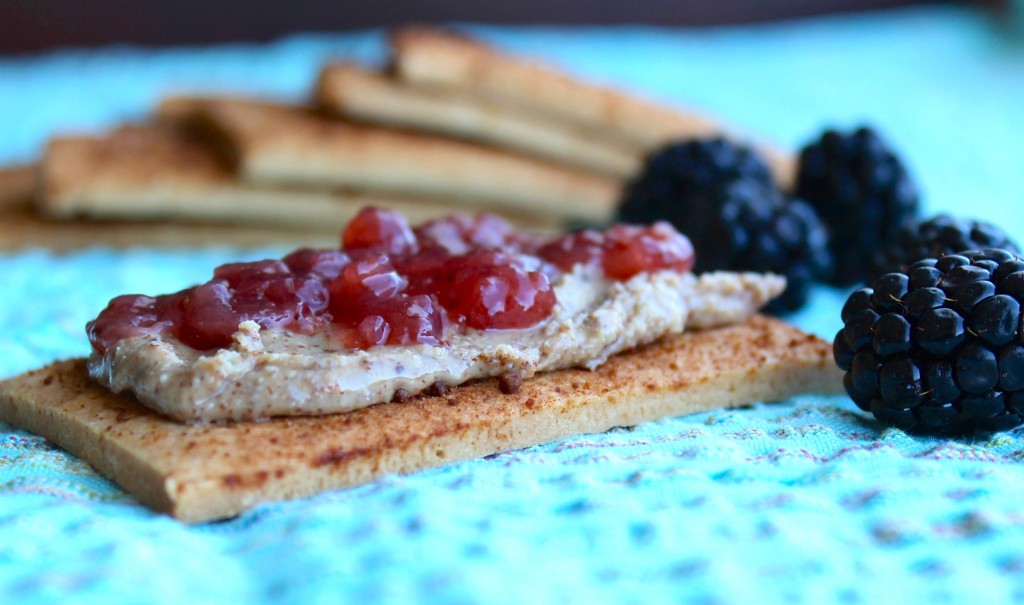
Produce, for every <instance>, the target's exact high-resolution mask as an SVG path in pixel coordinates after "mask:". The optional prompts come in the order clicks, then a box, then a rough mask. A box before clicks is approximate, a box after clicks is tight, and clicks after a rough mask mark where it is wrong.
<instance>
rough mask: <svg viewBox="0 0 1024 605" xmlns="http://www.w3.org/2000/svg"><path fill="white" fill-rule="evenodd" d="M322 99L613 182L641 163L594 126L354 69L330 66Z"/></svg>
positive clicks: (346, 110) (367, 116)
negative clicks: (569, 121) (593, 174)
mask: <svg viewBox="0 0 1024 605" xmlns="http://www.w3.org/2000/svg"><path fill="white" fill-rule="evenodd" d="M316 94H317V101H318V102H319V104H320V106H321V107H323V108H324V109H326V110H328V111H332V112H335V113H338V114H340V115H343V116H346V117H349V118H352V119H354V120H360V121H366V122H372V123H376V124H383V125H386V126H395V127H400V128H410V129H413V130H424V131H427V132H436V133H442V134H448V135H452V136H456V137H460V138H464V139H468V140H473V141H481V142H485V143H490V144H492V145H495V146H497V147H500V148H503V149H509V150H515V151H520V152H523V153H527V154H532V155H536V156H538V157H542V158H546V159H548V160H551V161H554V162H558V163H560V164H564V165H567V166H575V167H577V168H582V169H586V170H591V171H594V172H597V173H600V174H604V175H608V176H610V177H613V178H619V179H621V178H629V177H631V176H633V175H634V174H635V173H636V172H637V170H638V169H639V167H640V163H641V160H642V157H643V153H642V152H640V151H638V150H636V149H633V148H630V147H629V146H626V145H622V144H620V143H618V142H616V141H614V140H611V139H609V138H608V137H607V136H605V135H604V133H602V132H600V131H597V130H594V129H592V128H589V127H582V126H580V125H578V124H571V123H566V122H565V121H563V120H556V119H549V118H547V117H545V116H536V115H531V114H529V113H524V112H523V111H520V110H518V109H517V108H515V107H509V106H508V105H507V104H505V103H501V102H497V101H493V100H488V99H482V98H480V97H479V96H478V95H474V94H471V93H470V94H466V93H463V92H462V91H458V90H445V89H437V88H430V87H423V86H418V85H415V84H409V83H407V82H402V81H399V80H396V79H394V78H391V77H388V76H387V75H385V74H382V73H378V72H373V71H370V70H367V69H364V68H361V67H359V66H356V65H353V64H350V63H339V64H332V65H327V66H325V67H324V68H323V70H322V71H321V72H320V79H319V82H318V83H317V91H316Z"/></svg>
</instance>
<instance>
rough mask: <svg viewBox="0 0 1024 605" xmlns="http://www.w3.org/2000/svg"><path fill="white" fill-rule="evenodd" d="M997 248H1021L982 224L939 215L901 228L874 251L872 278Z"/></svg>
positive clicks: (1004, 235)
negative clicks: (919, 263)
mask: <svg viewBox="0 0 1024 605" xmlns="http://www.w3.org/2000/svg"><path fill="white" fill-rule="evenodd" d="M989 248H1000V249H1003V250H1009V251H1010V252H1019V251H1020V247H1019V246H1017V244H1016V243H1015V242H1014V241H1013V240H1011V239H1010V237H1009V236H1008V235H1007V234H1006V233H1005V232H1004V231H1003V230H1002V229H1000V228H999V227H996V226H995V225H991V224H989V223H984V222H981V221H973V220H962V219H957V218H953V217H950V216H948V215H944V214H943V215H939V216H937V217H935V218H932V219H929V220H927V221H922V222H912V223H909V224H906V225H903V226H902V227H901V228H900V229H899V231H898V232H897V233H896V236H895V237H894V238H893V240H892V241H890V242H889V244H888V245H887V246H884V247H883V248H881V249H879V250H877V251H876V253H875V255H874V258H873V260H872V274H873V276H876V277H877V276H881V275H883V274H885V273H886V272H888V271H900V270H903V269H906V268H907V267H908V266H909V265H910V264H912V263H913V262H914V261H916V260H917V259H920V258H939V257H942V256H946V255H949V254H955V253H956V252H958V251H960V250H985V249H989Z"/></svg>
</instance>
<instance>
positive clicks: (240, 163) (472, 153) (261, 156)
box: [158, 97, 621, 223]
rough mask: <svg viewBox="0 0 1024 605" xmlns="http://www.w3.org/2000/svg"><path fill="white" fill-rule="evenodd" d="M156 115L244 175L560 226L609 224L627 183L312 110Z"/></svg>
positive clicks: (173, 103)
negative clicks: (216, 150)
mask: <svg viewBox="0 0 1024 605" xmlns="http://www.w3.org/2000/svg"><path fill="white" fill-rule="evenodd" d="M158 113H159V114H160V115H161V116H163V117H164V118H171V119H173V118H183V119H186V120H191V122H192V123H193V124H194V125H197V126H198V127H199V128H200V129H201V130H202V131H203V132H207V133H209V134H210V135H212V138H213V139H214V140H218V141H221V142H222V145H223V147H224V148H225V149H226V151H227V153H228V155H229V157H231V158H233V159H234V160H235V162H236V166H237V170H238V175H239V177H240V178H241V179H242V180H245V181H249V182H252V183H262V184H269V185H296V186H302V187H309V188H319V189H338V188H346V189H355V190H360V191H373V192H384V193H389V194H395V195H405V196H414V197H427V198H434V199H444V200H446V201H451V202H452V203H457V202H463V203H468V205H469V207H471V208H472V209H474V210H485V209H490V210H496V211H506V212H512V213H516V214H520V215H527V214H528V215H532V216H536V217H543V216H548V217H551V218H552V219H553V222H555V223H557V222H559V221H564V220H565V219H585V220H595V221H600V220H605V219H608V218H609V217H610V215H611V213H612V211H613V208H614V205H615V202H616V200H617V198H618V195H619V188H620V186H621V183H619V182H618V181H617V180H614V179H609V178H605V177H601V176H598V175H595V174H592V173H587V172H583V171H579V170H573V169H570V168H566V167H564V166H559V165H557V164H552V163H551V162H545V161H541V160H537V159H535V158H532V157H529V156H524V155H522V154H516V153H510V152H506V151H502V150H499V149H495V148H493V147H487V146H482V145H477V144H472V143H466V142H463V141H458V140H455V139H452V138H447V137H438V136H430V135H424V134H416V133H410V132H403V131H397V130H393V129H388V128H381V127H379V126H366V125H361V124H354V123H351V122H345V121H342V120H340V119H338V118H337V117H330V116H327V115H324V114H321V113H318V112H316V111H313V110H311V109H309V108H305V107H300V106H294V105H282V104H272V103H266V102H261V101H256V100H251V99H242V98H227V97H219V98H216V97H206V98H203V97H193V98H182V97H177V98H169V99H165V100H164V102H163V103H161V106H160V109H159V110H158Z"/></svg>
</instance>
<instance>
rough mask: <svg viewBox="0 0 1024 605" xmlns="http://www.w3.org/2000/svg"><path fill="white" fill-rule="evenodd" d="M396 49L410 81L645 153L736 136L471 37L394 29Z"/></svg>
mask: <svg viewBox="0 0 1024 605" xmlns="http://www.w3.org/2000/svg"><path fill="white" fill-rule="evenodd" d="M391 48H392V66H393V69H394V71H395V73H396V74H397V77H398V78H399V79H400V80H402V81H403V82H408V83H410V84H415V85H418V86H421V87H425V88H433V89H435V90H443V91H449V92H452V91H458V92H461V93H463V94H473V95H475V96H477V97H479V98H481V99H487V100H490V101H492V102H501V103H505V104H507V105H509V106H513V107H515V108H517V109H519V110H521V111H522V112H524V113H526V114H533V115H539V116H544V117H546V118H548V119H551V120H556V121H567V122H570V123H573V124H576V125H578V126H579V127H583V128H589V129H592V130H595V131H598V132H601V133H602V134H603V136H604V137H605V138H607V139H611V140H615V141H619V142H621V143H623V144H625V145H628V146H630V147H632V148H634V149H636V150H639V151H641V152H647V151H650V150H651V149H654V148H656V147H659V146H661V145H664V144H666V143H667V142H669V141H671V140H674V139H681V138H690V137H710V136H722V135H728V134H730V133H731V134H735V132H734V131H733V129H731V128H729V127H727V126H725V125H723V124H721V123H719V122H716V121H715V120H712V119H709V118H708V117H706V116H703V115H701V114H698V113H696V112H693V111H684V110H682V109H679V108H672V107H667V106H665V105H662V104H659V103H655V102H652V101H649V100H646V99H643V98H641V97H639V96H637V95H634V94H630V93H629V92H626V91H623V90H620V89H616V88H612V87H607V86H601V85H597V84H593V83H591V82H586V81H584V80H581V79H578V78H576V77H573V76H572V75H569V74H567V73H565V72H563V71H560V70H558V69H555V68H553V67H551V66H548V65H545V64H544V63H542V62H539V61H535V60H531V59H528V58H523V57H518V56H515V55H511V54H508V53H505V52H502V51H501V50H499V49H496V48H493V47H491V46H488V45H486V44H483V43H481V42H480V41H478V40H474V39H472V38H469V37H466V36H461V35H457V34H453V33H450V32H445V31H441V30H437V29H428V28H423V27H409V28H403V29H399V30H396V31H395V32H393V33H392V35H391ZM758 147H759V149H760V151H761V152H762V153H763V154H764V155H765V157H766V158H767V159H768V160H769V161H770V163H771V165H772V167H773V169H774V170H775V173H776V178H777V179H778V180H779V181H780V183H782V184H784V185H788V184H790V183H792V179H793V174H794V166H793V163H794V158H792V157H791V156H790V155H788V154H786V153H783V152H781V151H780V150H778V149H775V148H773V147H771V146H768V145H759V146H758Z"/></svg>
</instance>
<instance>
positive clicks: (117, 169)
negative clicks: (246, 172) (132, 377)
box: [36, 125, 514, 235]
mask: <svg viewBox="0 0 1024 605" xmlns="http://www.w3.org/2000/svg"><path fill="white" fill-rule="evenodd" d="M40 178H41V182H40V185H41V186H40V197H39V198H38V199H37V200H36V204H37V210H38V211H39V212H40V213H41V214H42V215H44V216H47V217H50V218H62V219H70V218H75V217H89V218H95V219H104V220H118V219H126V220H178V221H193V222H211V223H234V224H250V225H260V226H268V227H269V226H274V227H275V228H284V229H289V228H290V229H301V230H304V231H308V232H318V233H321V234H327V233H332V234H335V235H336V234H337V233H338V232H339V231H340V230H341V229H342V228H343V227H344V226H345V225H346V224H347V223H348V221H349V220H350V219H351V218H352V217H353V216H355V214H356V213H357V212H358V211H359V209H361V208H362V207H364V206H368V205H373V206H379V207H385V208H393V209H395V210H398V211H400V212H401V213H402V214H404V215H405V216H406V217H407V218H408V219H409V221H410V222H412V223H418V222H422V221H425V220H429V219H433V218H438V217H441V216H446V215H448V214H451V213H452V212H455V211H457V210H458V209H459V207H457V206H452V205H450V204H445V203H441V202H436V201H432V200H419V199H409V198H401V197H398V196H375V195H369V194H362V193H355V192H345V191H335V192H328V191H307V190H300V189H289V188H268V187H259V186H255V185H250V184H245V183H241V182H239V181H238V180H237V179H236V178H235V176H234V174H233V172H232V170H231V168H230V166H229V165H228V164H227V163H226V162H225V161H224V160H223V159H222V158H221V157H220V156H218V155H217V153H216V152H215V151H214V150H213V149H211V148H210V147H209V146H207V145H205V144H204V143H203V142H202V141H201V140H198V139H196V138H195V137H194V136H193V135H192V134H190V133H187V132H185V131H183V130H182V129H178V128H171V127H168V126H166V125H137V126H125V127H122V128H119V129H118V130H116V131H114V132H113V133H111V134H109V135H108V136H105V137H59V138H55V139H53V140H51V141H50V143H49V145H48V146H47V149H46V153H45V156H44V157H43V160H42V170H41V173H40ZM513 218H514V217H513Z"/></svg>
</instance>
